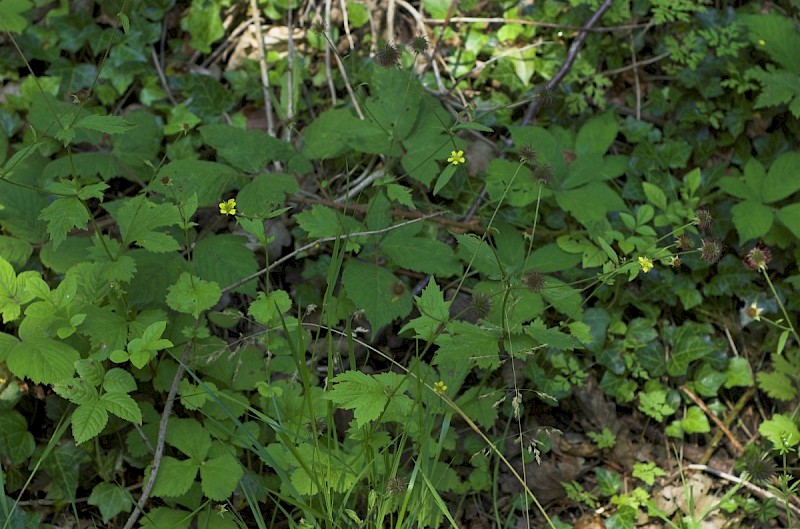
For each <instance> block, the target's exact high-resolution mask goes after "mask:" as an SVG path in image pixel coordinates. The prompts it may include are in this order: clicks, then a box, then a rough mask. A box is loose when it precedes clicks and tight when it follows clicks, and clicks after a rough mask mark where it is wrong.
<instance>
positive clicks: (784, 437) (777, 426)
mask: <svg viewBox="0 0 800 529" xmlns="http://www.w3.org/2000/svg"><path fill="white" fill-rule="evenodd" d="M758 433H760V434H761V435H763V436H764V437H766V438H767V439H769V440H770V441H771V442H772V444H774V445H775V446H776V447H779V448H780V447H783V446H787V447H789V448H791V447H793V446H796V445H797V444H798V443H800V431H798V429H797V425H796V424H795V423H794V421H792V419H791V418H790V417H787V416H786V415H783V414H780V413H776V414H775V415H773V416H772V418H771V419H769V420H767V421H764V422H762V423H761V424H760V425H759V427H758Z"/></svg>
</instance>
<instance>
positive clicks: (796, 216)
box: [778, 203, 800, 239]
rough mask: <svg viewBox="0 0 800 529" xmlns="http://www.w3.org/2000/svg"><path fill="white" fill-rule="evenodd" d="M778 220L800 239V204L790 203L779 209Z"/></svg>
mask: <svg viewBox="0 0 800 529" xmlns="http://www.w3.org/2000/svg"><path fill="white" fill-rule="evenodd" d="M778 220H780V221H781V223H782V224H783V225H784V226H786V228H787V229H788V230H789V231H790V232H792V233H793V234H794V236H795V237H797V238H798V239H800V204H798V203H795V204H789V205H788V206H784V207H782V208H781V209H780V210H778Z"/></svg>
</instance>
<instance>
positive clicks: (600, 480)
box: [594, 467, 622, 497]
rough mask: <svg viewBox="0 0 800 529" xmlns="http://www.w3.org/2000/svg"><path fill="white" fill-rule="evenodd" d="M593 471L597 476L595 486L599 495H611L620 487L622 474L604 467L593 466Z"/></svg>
mask: <svg viewBox="0 0 800 529" xmlns="http://www.w3.org/2000/svg"><path fill="white" fill-rule="evenodd" d="M594 473H595V475H596V476H597V488H598V489H599V492H600V495H601V496H605V497H610V496H613V495H614V494H616V493H617V492H618V491H619V489H620V488H621V487H622V476H621V475H620V474H619V473H618V472H614V471H613V470H608V469H606V468H604V467H595V469H594Z"/></svg>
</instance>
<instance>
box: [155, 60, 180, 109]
mask: <svg viewBox="0 0 800 529" xmlns="http://www.w3.org/2000/svg"><path fill="white" fill-rule="evenodd" d="M150 55H151V56H152V58H153V64H154V65H155V67H156V73H157V74H158V80H159V81H161V87H162V88H164V92H166V93H167V97H168V98H169V102H170V103H172V106H178V102H177V101H176V100H175V96H174V95H172V89H170V87H169V84H168V83H167V77H166V76H165V75H164V69H163V68H162V67H161V61H159V60H158V54H157V53H156V47H155V46H152V45H151V46H150Z"/></svg>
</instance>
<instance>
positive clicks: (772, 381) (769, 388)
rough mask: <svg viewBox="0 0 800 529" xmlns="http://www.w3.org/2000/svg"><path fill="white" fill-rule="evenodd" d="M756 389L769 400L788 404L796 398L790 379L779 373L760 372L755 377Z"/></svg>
mask: <svg viewBox="0 0 800 529" xmlns="http://www.w3.org/2000/svg"><path fill="white" fill-rule="evenodd" d="M756 378H757V379H758V387H759V388H761V391H763V392H764V393H766V394H767V395H769V397H770V398H773V399H778V400H782V401H784V402H789V401H792V400H794V398H795V397H796V396H797V389H796V388H795V386H794V384H792V381H791V379H790V378H789V377H788V376H786V374H784V373H781V372H780V371H772V372H770V373H767V372H764V371H761V372H759V373H758V374H757V375H756Z"/></svg>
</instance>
